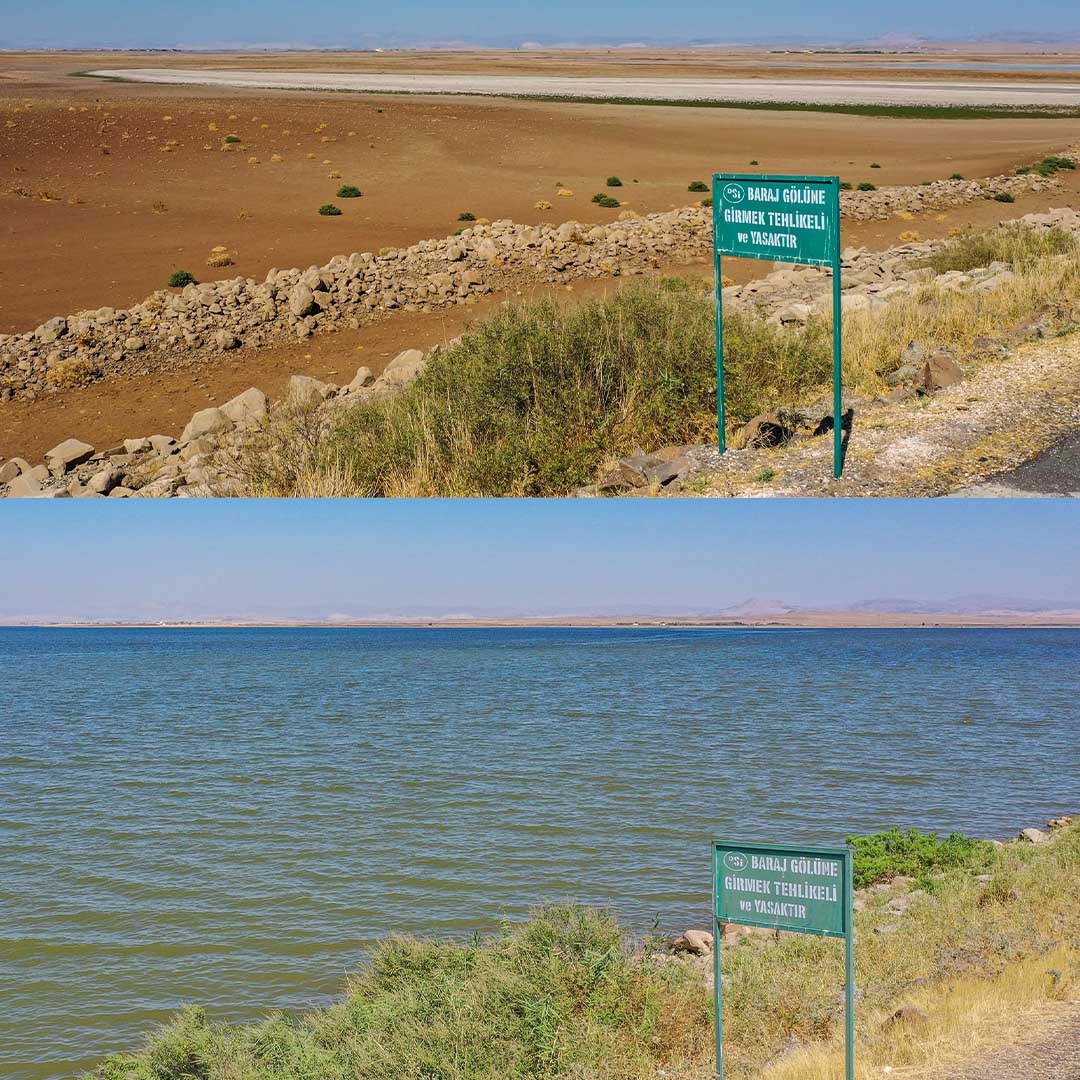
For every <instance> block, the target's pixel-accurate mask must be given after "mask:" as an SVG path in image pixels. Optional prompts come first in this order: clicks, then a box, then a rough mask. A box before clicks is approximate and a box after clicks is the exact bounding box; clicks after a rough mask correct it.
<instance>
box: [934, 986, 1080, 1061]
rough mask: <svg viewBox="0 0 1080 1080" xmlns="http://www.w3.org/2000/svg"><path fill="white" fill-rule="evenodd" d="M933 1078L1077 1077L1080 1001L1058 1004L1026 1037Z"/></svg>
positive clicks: (1079, 1045)
mask: <svg viewBox="0 0 1080 1080" xmlns="http://www.w3.org/2000/svg"><path fill="white" fill-rule="evenodd" d="M935 1080H1080V1002H1073V1003H1072V1004H1071V1005H1063V1006H1061V1015H1060V1016H1058V1017H1055V1018H1054V1019H1053V1020H1052V1021H1051V1022H1050V1023H1049V1024H1048V1025H1047V1026H1045V1027H1044V1026H1042V1025H1040V1026H1039V1027H1038V1028H1036V1030H1035V1032H1034V1033H1033V1034H1032V1036H1031V1037H1030V1038H1025V1039H1022V1040H1021V1041H1020V1042H1018V1043H1015V1044H1013V1045H1012V1046H1009V1047H1007V1048H1006V1049H1004V1050H998V1051H994V1052H992V1053H991V1054H989V1055H988V1056H986V1057H985V1058H983V1059H982V1060H981V1061H979V1062H977V1063H972V1064H969V1065H966V1066H963V1067H962V1068H960V1069H958V1070H951V1069H950V1071H949V1073H948V1076H947V1077H945V1076H941V1077H939V1078H935Z"/></svg>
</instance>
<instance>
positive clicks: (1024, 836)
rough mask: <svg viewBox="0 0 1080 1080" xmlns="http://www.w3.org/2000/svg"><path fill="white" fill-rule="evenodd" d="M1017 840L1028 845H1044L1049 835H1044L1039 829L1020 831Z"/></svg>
mask: <svg viewBox="0 0 1080 1080" xmlns="http://www.w3.org/2000/svg"><path fill="white" fill-rule="evenodd" d="M1017 839H1018V840H1024V841H1026V842H1027V843H1029V844H1045V843H1046V842H1047V841H1048V840H1049V839H1050V834H1049V833H1044V832H1043V831H1042V830H1041V829H1021V830H1020V835H1019V836H1018V837H1017Z"/></svg>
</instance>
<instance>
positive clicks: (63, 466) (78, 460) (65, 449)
mask: <svg viewBox="0 0 1080 1080" xmlns="http://www.w3.org/2000/svg"><path fill="white" fill-rule="evenodd" d="M93 456H94V448H93V447H92V446H91V445H90V444H89V443H84V442H80V441H79V440H78V439H65V440H64V441H63V442H62V443H60V444H59V445H58V446H54V447H53V448H52V449H51V450H50V451H49V452H48V453H47V454H46V455H45V460H46V461H47V462H48V465H49V471H50V472H53V473H56V474H57V475H59V476H62V475H63V474H64V473H66V472H67V471H68V470H69V469H73V468H75V466H76V465H81V464H82V463H83V462H84V461H89V460H90V459H91V458H92V457H93Z"/></svg>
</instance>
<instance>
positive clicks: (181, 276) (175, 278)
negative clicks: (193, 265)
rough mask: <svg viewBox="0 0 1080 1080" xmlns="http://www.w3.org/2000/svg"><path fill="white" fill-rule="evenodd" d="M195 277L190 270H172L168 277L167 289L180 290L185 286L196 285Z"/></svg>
mask: <svg viewBox="0 0 1080 1080" xmlns="http://www.w3.org/2000/svg"><path fill="white" fill-rule="evenodd" d="M197 284H198V282H197V281H196V280H195V275H194V274H193V273H191V271H190V270H174V271H173V272H172V273H171V274H170V275H169V288H170V289H182V288H183V287H184V286H185V285H197Z"/></svg>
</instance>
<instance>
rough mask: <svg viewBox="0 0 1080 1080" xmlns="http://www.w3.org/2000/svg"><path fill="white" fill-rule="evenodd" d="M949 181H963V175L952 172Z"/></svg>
mask: <svg viewBox="0 0 1080 1080" xmlns="http://www.w3.org/2000/svg"><path fill="white" fill-rule="evenodd" d="M949 179H950V180H963V179H964V174H963V173H958V172H954V173H953V174H952V176H950V177H949Z"/></svg>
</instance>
